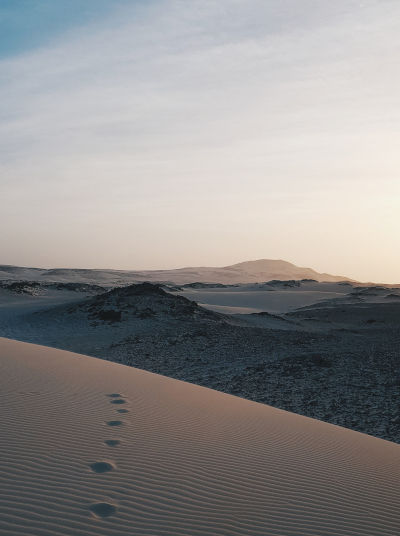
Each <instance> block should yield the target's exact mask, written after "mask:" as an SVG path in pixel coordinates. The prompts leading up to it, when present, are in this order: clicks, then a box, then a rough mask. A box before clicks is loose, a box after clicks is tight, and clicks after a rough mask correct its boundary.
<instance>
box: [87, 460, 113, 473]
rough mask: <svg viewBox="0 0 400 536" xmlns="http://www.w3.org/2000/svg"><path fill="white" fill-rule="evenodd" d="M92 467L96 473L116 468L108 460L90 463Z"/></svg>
mask: <svg viewBox="0 0 400 536" xmlns="http://www.w3.org/2000/svg"><path fill="white" fill-rule="evenodd" d="M90 469H91V470H92V471H93V472H94V473H108V472H109V471H112V470H113V469H114V466H113V465H111V463H108V462H95V463H92V464H90Z"/></svg>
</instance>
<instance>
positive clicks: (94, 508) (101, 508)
mask: <svg viewBox="0 0 400 536" xmlns="http://www.w3.org/2000/svg"><path fill="white" fill-rule="evenodd" d="M106 396H107V397H108V398H110V399H111V400H110V404H113V405H115V406H117V407H116V412H117V413H122V414H124V413H129V410H128V409H125V408H120V407H119V406H121V405H123V404H126V400H125V399H124V398H123V396H122V395H120V394H119V393H111V394H108V395H106ZM106 424H107V426H111V427H114V426H122V425H123V424H124V423H123V421H121V420H112V421H107V423H106ZM104 443H105V444H106V445H107V446H108V447H118V445H120V443H121V441H120V440H119V439H106V440H105V441H104ZM89 467H90V469H91V470H92V471H93V472H94V473H108V472H109V471H113V470H114V469H116V465H115V464H113V463H111V462H110V461H97V462H94V463H91V464H90V465H89ZM89 510H90V511H91V512H92V513H93V514H94V515H95V516H96V517H98V518H104V517H109V516H112V515H113V514H115V513H116V512H117V507H116V506H115V505H114V504H111V503H107V502H99V503H94V504H92V505H91V506H90V507H89Z"/></svg>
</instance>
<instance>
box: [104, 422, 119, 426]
mask: <svg viewBox="0 0 400 536" xmlns="http://www.w3.org/2000/svg"><path fill="white" fill-rule="evenodd" d="M107 424H108V426H122V425H123V422H122V421H108V422H107Z"/></svg>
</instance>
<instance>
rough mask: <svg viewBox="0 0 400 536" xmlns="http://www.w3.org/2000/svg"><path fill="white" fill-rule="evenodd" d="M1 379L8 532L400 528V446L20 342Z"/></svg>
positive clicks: (2, 343) (0, 514) (301, 535)
mask: <svg viewBox="0 0 400 536" xmlns="http://www.w3.org/2000/svg"><path fill="white" fill-rule="evenodd" d="M0 382H1V399H2V400H1V430H2V433H1V453H2V464H1V466H0V534H2V535H7V536H22V535H23V536H27V535H29V536H58V535H60V536H66V535H68V536H69V535H72V534H73V535H80V536H103V535H104V536H119V535H120V536H127V535H154V536H155V535H157V536H158V535H171V536H172V535H182V536H183V535H185V536H187V535H193V536H197V535H223V536H228V535H233V536H236V535H238V536H239V535H243V536H245V535H246V536H247V535H248V536H253V535H254V536H258V535H260V536H261V535H263V536H269V535H271V536H272V535H275V536H278V535H279V536H306V535H318V536H344V535H346V536H347V535H348V536H350V535H353V536H355V535H357V536H359V535H361V534H362V535H370V536H378V535H379V536H389V535H390V536H397V535H398V534H399V533H400V508H399V507H400V493H399V491H400V484H399V476H400V471H399V467H400V447H399V446H398V445H395V444H393V443H390V442H387V441H383V440H380V439H376V438H373V437H370V436H367V435H364V434H360V433H357V432H353V431H350V430H346V429H343V428H340V427H336V426H333V425H329V424H326V423H323V422H320V421H315V420H312V419H309V418H306V417H301V416H298V415H294V414H291V413H288V412H285V411H282V410H277V409H274V408H271V407H269V406H264V405H262V404H257V403H255V402H250V401H247V400H243V399H240V398H237V397H234V396H231V395H226V394H223V393H219V392H216V391H212V390H210V389H206V388H203V387H198V386H195V385H191V384H187V383H184V382H180V381H177V380H172V379H169V378H166V377H163V376H159V375H156V374H152V373H149V372H145V371H142V370H138V369H134V368H130V367H125V366H123V365H118V364H115V363H110V362H107V361H102V360H98V359H95V358H91V357H87V356H82V355H79V354H73V353H70V352H66V351H62V350H55V349H52V348H46V347H42V346H36V345H32V344H26V343H20V342H16V341H12V340H8V339H0ZM117 401H118V402H117ZM121 410H122V411H123V412H121Z"/></svg>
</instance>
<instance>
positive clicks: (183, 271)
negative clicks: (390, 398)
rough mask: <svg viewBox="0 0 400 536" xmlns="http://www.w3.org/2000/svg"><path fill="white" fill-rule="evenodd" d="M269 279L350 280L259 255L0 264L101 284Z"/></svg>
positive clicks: (16, 275) (11, 276) (13, 271)
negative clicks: (85, 264)
mask: <svg viewBox="0 0 400 536" xmlns="http://www.w3.org/2000/svg"><path fill="white" fill-rule="evenodd" d="M272 279H278V280H283V281H287V280H291V279H315V280H316V281H330V282H332V281H349V278H346V277H343V276H337V275H331V274H325V273H319V272H316V271H315V270H313V269H312V268H303V267H300V266H296V265H295V264H292V263H290V262H287V261H282V260H271V259H260V260H256V261H247V262H241V263H238V264H233V265H231V266H224V267H221V268H218V267H207V266H201V267H186V268H178V269H174V270H142V271H136V270H90V269H73V268H53V269H45V268H25V267H19V266H9V265H0V280H13V281H20V280H29V281H54V282H68V283H87V284H91V285H93V284H96V285H102V286H108V287H111V286H116V285H126V284H130V283H139V282H143V281H152V282H168V283H173V284H178V285H183V284H187V283H197V282H199V283H221V284H235V283H256V282H263V281H270V280H272Z"/></svg>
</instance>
